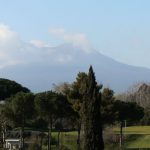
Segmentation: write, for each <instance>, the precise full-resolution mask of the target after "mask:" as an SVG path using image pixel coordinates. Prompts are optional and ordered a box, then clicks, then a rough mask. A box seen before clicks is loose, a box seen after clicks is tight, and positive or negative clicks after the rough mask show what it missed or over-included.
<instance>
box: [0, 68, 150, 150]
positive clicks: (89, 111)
mask: <svg viewBox="0 0 150 150" xmlns="http://www.w3.org/2000/svg"><path fill="white" fill-rule="evenodd" d="M0 96H1V99H3V100H5V104H3V105H0V130H1V133H2V135H5V134H6V133H7V131H11V130H12V131H14V130H20V131H21V140H22V141H21V142H22V149H27V148H26V145H25V142H26V140H27V139H29V138H26V136H25V133H26V131H27V129H28V130H29V129H30V130H36V131H40V132H41V133H40V134H39V135H38V136H39V137H40V141H39V142H38V140H37V139H36V140H37V141H36V143H37V145H34V144H33V145H32V146H33V149H44V147H46V146H47V147H48V150H51V149H53V148H54V147H53V145H56V146H57V149H67V148H65V146H66V143H65V144H62V143H64V142H63V140H62V138H63V137H64V136H65V135H63V134H62V133H63V132H67V131H75V132H74V133H75V136H74V135H71V137H70V138H72V137H73V139H74V140H73V141H74V144H75V145H76V149H80V150H81V149H83V150H103V149H104V147H105V146H104V145H105V144H104V143H107V142H108V140H106V139H107V138H105V135H102V129H103V130H104V131H107V128H108V127H110V126H111V125H117V126H119V128H120V129H119V134H120V146H122V145H123V138H124V137H123V127H124V122H125V121H126V122H127V123H128V124H129V125H137V124H138V125H139V124H142V123H143V124H144V121H143V119H142V118H143V116H144V111H145V116H146V115H148V116H149V112H148V109H147V107H145V108H143V107H141V106H140V105H138V103H136V101H133V100H130V99H128V100H126V101H120V100H118V99H117V98H116V97H115V96H114V91H113V90H111V89H109V88H103V86H102V85H101V84H99V83H97V82H96V77H95V74H94V71H93V68H92V67H90V69H89V72H88V73H85V72H79V73H78V75H77V78H76V80H75V81H74V82H73V83H70V84H68V83H63V84H60V85H56V86H55V88H54V90H52V91H45V92H42V93H37V94H33V93H31V92H30V90H29V89H27V88H25V87H23V86H21V85H20V84H18V83H16V82H14V81H10V80H6V79H1V80H0ZM120 97H121V96H120ZM146 112H147V113H146ZM145 116H144V117H145ZM145 120H146V119H145ZM54 131H55V136H54ZM104 134H105V132H104ZM2 135H1V137H2ZM108 136H110V134H109V135H107V137H108ZM75 139H76V140H75ZM103 139H104V141H103ZM34 142H35V141H34ZM3 146H4V143H3ZM34 146H35V147H36V146H37V148H35V147H34ZM106 147H107V146H106Z"/></svg>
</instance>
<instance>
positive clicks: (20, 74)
mask: <svg viewBox="0 0 150 150" xmlns="http://www.w3.org/2000/svg"><path fill="white" fill-rule="evenodd" d="M32 47H33V46H32ZM33 49H34V51H28V52H27V53H26V54H23V55H22V59H24V60H27V61H26V63H22V64H15V65H11V66H7V67H5V68H1V69H0V72H1V78H8V79H11V80H15V81H17V82H19V83H21V84H22V85H24V86H26V87H28V88H29V89H31V91H33V92H39V91H44V90H49V89H51V88H52V85H53V84H54V83H55V84H58V83H61V82H72V81H74V80H75V78H76V75H77V73H78V72H79V71H80V72H82V71H84V72H87V71H88V68H89V66H90V65H92V66H93V68H94V71H95V75H96V78H97V81H98V82H100V83H102V84H103V85H104V86H107V87H110V88H112V89H113V90H114V91H115V92H122V91H124V90H126V89H127V88H128V87H129V86H131V85H132V84H134V83H137V82H140V81H142V82H150V69H147V68H142V67H134V66H130V65H126V64H123V63H120V62H117V61H115V60H113V59H111V58H109V57H107V56H104V55H102V54H101V53H99V52H98V51H96V50H93V49H91V51H85V50H84V49H82V48H80V47H77V46H73V45H71V44H64V45H60V46H56V47H41V48H36V47H34V48H33ZM133 59H134V58H133ZM28 60H30V61H28Z"/></svg>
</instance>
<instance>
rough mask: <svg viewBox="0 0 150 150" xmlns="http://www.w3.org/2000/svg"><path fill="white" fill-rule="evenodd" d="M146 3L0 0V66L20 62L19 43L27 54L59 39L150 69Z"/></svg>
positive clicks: (149, 25) (149, 19)
mask: <svg viewBox="0 0 150 150" xmlns="http://www.w3.org/2000/svg"><path fill="white" fill-rule="evenodd" d="M149 6H150V1H149V0H143V1H141V0H124V1H121V0H105V1H104V0H74V1H73V0H62V1H60V0H13V1H10V0H0V68H3V67H6V66H8V65H13V64H17V63H20V62H22V61H23V60H21V59H19V58H23V55H24V52H23V53H21V54H22V57H21V56H20V55H19V54H18V51H17V49H19V48H20V51H26V55H27V53H28V51H31V49H32V51H35V49H34V48H33V46H36V47H48V46H57V45H60V44H62V43H71V44H74V45H77V46H81V47H82V48H83V49H85V50H86V51H87V52H89V51H90V50H91V49H96V50H97V51H99V52H100V53H102V54H104V55H106V56H109V57H112V58H113V59H115V60H118V61H120V62H123V63H126V64H130V65H134V66H142V67H147V68H150V59H149V56H150V9H149ZM27 43H28V44H27ZM31 47H32V48H31ZM38 54H39V56H37V58H36V59H38V58H39V57H40V55H41V53H38ZM14 55H15V57H14ZM12 58H14V59H12ZM16 58H18V59H16ZM29 59H30V61H32V59H34V58H32V57H31V58H29ZM39 59H40V58H39Z"/></svg>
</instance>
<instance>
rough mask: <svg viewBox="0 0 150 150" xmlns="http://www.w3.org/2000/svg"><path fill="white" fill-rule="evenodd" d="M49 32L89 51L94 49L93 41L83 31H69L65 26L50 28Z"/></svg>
mask: <svg viewBox="0 0 150 150" xmlns="http://www.w3.org/2000/svg"><path fill="white" fill-rule="evenodd" d="M49 33H50V34H52V35H54V36H56V37H58V38H61V39H63V40H64V41H65V42H68V43H71V44H73V46H75V47H80V48H82V49H83V50H84V51H86V52H88V53H89V52H91V51H92V46H91V43H90V42H89V40H88V38H87V36H86V35H85V34H83V33H69V32H67V31H65V30H64V29H63V28H50V29H49Z"/></svg>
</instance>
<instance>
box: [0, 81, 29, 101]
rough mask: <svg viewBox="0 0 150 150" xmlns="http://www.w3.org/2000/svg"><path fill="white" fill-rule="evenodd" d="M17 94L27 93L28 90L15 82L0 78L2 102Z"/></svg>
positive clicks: (0, 97) (0, 98)
mask: <svg viewBox="0 0 150 150" xmlns="http://www.w3.org/2000/svg"><path fill="white" fill-rule="evenodd" d="M18 92H24V93H28V92H30V90H29V89H27V88H26V87H23V86H22V85H20V84H18V83H16V82H15V81H11V80H8V79H3V78H0V100H4V99H6V98H8V97H10V96H12V95H15V94H16V93H18Z"/></svg>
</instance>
